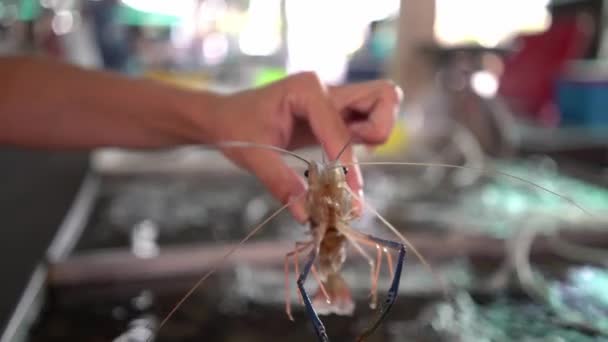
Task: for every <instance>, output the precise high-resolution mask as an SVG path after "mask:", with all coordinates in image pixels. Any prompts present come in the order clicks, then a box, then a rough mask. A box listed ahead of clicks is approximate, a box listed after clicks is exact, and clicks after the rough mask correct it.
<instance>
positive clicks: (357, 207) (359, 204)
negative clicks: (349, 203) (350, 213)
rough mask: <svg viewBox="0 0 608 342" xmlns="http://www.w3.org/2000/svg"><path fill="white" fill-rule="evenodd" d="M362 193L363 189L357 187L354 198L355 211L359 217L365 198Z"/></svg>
mask: <svg viewBox="0 0 608 342" xmlns="http://www.w3.org/2000/svg"><path fill="white" fill-rule="evenodd" d="M363 197H364V195H363V189H359V190H358V191H357V198H356V199H355V204H354V206H355V208H354V209H355V213H356V215H357V217H360V216H361V214H362V213H363V201H364V200H365V199H364V198H363Z"/></svg>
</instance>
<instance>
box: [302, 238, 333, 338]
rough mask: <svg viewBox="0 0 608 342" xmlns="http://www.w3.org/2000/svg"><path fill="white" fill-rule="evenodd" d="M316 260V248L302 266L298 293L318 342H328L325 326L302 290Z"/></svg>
mask: <svg viewBox="0 0 608 342" xmlns="http://www.w3.org/2000/svg"><path fill="white" fill-rule="evenodd" d="M316 258H317V248H313V249H312V250H311V251H310V256H309V259H308V262H306V265H305V266H304V269H303V270H302V273H301V274H300V277H299V278H298V289H299V290H300V293H301V294H302V299H303V300H304V305H305V306H306V313H307V314H308V317H309V318H310V320H311V321H312V325H313V327H314V329H315V333H316V334H317V337H318V338H319V342H329V337H328V336H327V332H326V331H325V326H324V325H323V322H321V320H320V319H319V315H317V312H316V311H315V309H314V308H313V306H312V302H311V301H310V297H309V296H308V294H307V293H306V290H305V289H304V282H305V281H306V278H307V277H308V274H309V273H310V269H311V268H312V265H313V263H314V262H315V259H316Z"/></svg>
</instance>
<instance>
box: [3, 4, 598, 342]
mask: <svg viewBox="0 0 608 342" xmlns="http://www.w3.org/2000/svg"><path fill="white" fill-rule="evenodd" d="M606 18H608V7H607V4H606V3H605V1H602V0H586V1H585V0H580V1H577V0H570V1H566V0H563V1H550V0H521V1H519V0H517V1H515V0H511V1H498V0H466V1H464V0H463V1H450V0H434V1H432V0H375V1H346V0H332V1H321V0H309V1H296V0H173V1H166V0H0V53H2V54H3V55H10V54H15V53H24V54H36V55H43V56H51V57H54V58H60V59H63V60H66V61H69V62H70V63H73V64H76V65H80V66H82V67H84V68H92V69H106V70H112V71H116V72H120V73H124V74H127V75H131V76H133V77H144V78H150V79H155V80H158V81H161V82H168V83H171V84H174V85H175V86H178V87H188V88H193V89H209V90H213V91H217V92H225V93H230V92H234V91H238V90H241V89H246V88H251V87H259V86H263V85H265V84H268V83H269V82H273V81H275V80H279V79H281V78H283V77H285V76H287V75H289V74H292V73H295V72H299V71H310V70H312V71H315V72H316V73H317V74H318V75H319V77H320V78H321V79H322V80H323V81H324V82H327V83H329V84H343V83H349V82H358V81H365V80H373V79H379V78H388V79H391V80H393V81H394V82H396V83H397V84H399V85H400V86H401V87H402V88H403V90H404V95H405V98H404V102H403V105H402V107H401V108H400V112H399V120H398V122H397V124H396V126H395V128H394V130H393V132H392V134H391V137H390V139H389V141H388V142H387V143H386V144H384V145H383V146H380V147H379V148H377V149H374V150H367V149H360V150H358V153H359V154H360V159H361V160H368V161H405V162H417V163H443V164H454V165H459V166H465V167H470V169H448V168H445V167H438V166H426V167H405V166H399V167H395V166H391V167H380V166H373V167H372V166H370V167H364V169H363V172H364V177H365V179H366V194H367V195H366V197H367V198H368V201H369V202H370V203H371V204H372V205H374V207H375V208H376V209H378V210H379V211H380V212H381V213H382V214H383V215H386V217H387V219H388V220H389V221H390V222H391V223H393V224H394V225H395V226H397V227H398V228H399V229H400V230H401V231H402V232H403V233H404V234H405V235H406V236H410V237H411V240H412V241H413V242H414V243H415V244H416V245H417V246H418V247H419V248H420V250H421V251H422V253H423V255H425V256H427V257H428V258H429V261H430V262H431V264H432V265H433V267H434V269H435V270H436V271H437V272H438V273H440V274H441V275H442V276H443V277H444V278H445V279H446V280H447V282H448V283H449V284H450V285H451V286H452V287H453V289H454V291H455V292H454V293H453V294H454V298H455V299H454V300H446V298H445V297H444V296H443V295H442V294H441V288H440V286H439V284H438V283H437V282H436V280H435V278H433V277H432V276H430V275H429V273H428V271H427V270H425V269H424V268H423V267H420V264H419V262H418V261H417V260H416V259H415V257H414V256H413V254H412V256H410V257H409V259H408V261H407V266H406V267H405V269H406V271H405V275H404V278H403V282H402V289H401V291H400V296H401V297H399V298H400V299H399V300H398V304H397V305H396V308H395V309H394V310H393V312H392V314H391V315H389V318H387V320H386V322H385V323H384V324H383V325H382V326H381V329H379V331H378V333H377V334H375V335H374V336H372V337H371V338H370V340H373V341H404V340H415V341H481V340H484V341H511V340H514V339H522V340H527V341H528V340H529V341H607V340H608V319H607V317H608V273H607V272H606V271H605V270H606V265H608V251H607V250H606V247H607V246H608V231H606V229H607V225H606V223H607V222H608V220H607V219H608V215H607V213H608V211H607V209H608V189H607V185H608V169H607V167H608V114H607V113H606V112H605V108H606V107H607V106H606V105H607V104H608V64H607V63H606V57H608V45H607V44H608V40H607V38H608V34H605V33H606V32H607V31H606ZM302 153H303V154H305V155H306V156H308V157H314V158H319V157H320V154H319V151H318V150H316V149H311V150H309V151H302ZM481 169H484V170H487V171H486V172H481V171H480V170H481ZM504 172H507V173H509V174H512V175H515V176H516V177H521V178H523V179H525V180H528V181H530V182H534V183H535V184H539V185H541V186H543V187H545V188H547V189H549V190H550V191H553V192H558V193H560V194H563V195H565V196H567V197H568V198H569V199H570V201H576V203H578V204H579V205H580V206H582V207H584V208H585V209H586V211H584V210H581V209H580V208H577V207H576V206H575V205H573V204H572V203H571V202H569V200H568V199H560V198H559V197H558V196H556V195H555V194H553V193H551V192H550V191H546V190H541V189H539V188H538V187H533V186H530V185H529V184H526V183H525V182H521V181H518V180H516V179H513V178H508V177H504V176H501V173H504ZM0 184H1V186H0V188H1V189H2V191H1V194H0V215H1V216H0V218H1V219H2V220H1V221H0V222H1V223H2V227H3V228H2V231H1V232H0V234H2V235H0V246H1V248H0V253H2V255H1V257H0V260H1V261H0V268H1V269H2V270H3V271H2V272H3V275H2V276H1V277H0V278H1V279H2V287H0V288H1V289H2V291H0V329H2V330H0V333H2V335H1V336H2V342H4V341H145V340H146V339H147V338H149V337H154V338H156V340H158V341H194V340H196V341H200V340H204V341H266V340H268V339H269V338H272V337H275V338H276V336H277V334H283V336H286V339H288V340H290V341H311V340H313V333H312V330H311V329H310V326H309V323H308V321H307V318H306V316H305V315H304V312H303V310H302V308H301V307H299V306H298V302H297V300H296V299H297V297H296V296H295V288H294V287H293V286H292V288H291V290H292V299H293V303H294V305H296V312H295V316H296V322H295V323H292V322H290V321H288V320H287V319H286V316H285V314H284V309H283V305H284V304H283V294H282V291H283V286H284V285H283V279H284V278H283V273H282V271H283V266H282V263H283V257H284V254H285V253H286V252H287V251H288V250H289V249H290V247H291V246H292V243H293V241H295V240H296V239H299V238H302V237H303V236H304V231H305V229H304V228H305V227H301V226H299V225H297V224H296V223H295V222H294V221H293V220H291V218H290V217H289V215H288V214H285V215H280V216H279V217H277V219H276V220H274V221H273V222H272V223H270V224H269V226H268V228H267V229H265V230H264V231H263V232H262V233H260V234H259V235H257V236H256V237H255V238H254V239H253V240H252V242H251V243H248V244H246V245H245V246H244V247H243V248H242V249H241V252H240V253H239V254H237V255H235V257H234V258H233V261H232V262H230V263H229V264H227V265H226V267H223V268H222V269H221V271H220V272H218V274H217V275H215V276H213V277H212V278H210V279H209V281H208V282H207V283H205V285H204V289H200V290H198V291H197V292H196V293H195V295H194V296H193V297H191V298H190V299H189V300H188V301H187V302H186V303H185V304H184V306H183V307H182V308H180V310H179V311H178V312H177V313H176V315H175V317H174V318H172V319H171V320H170V321H169V322H168V323H167V325H165V326H164V327H163V329H160V330H159V329H158V323H159V322H160V321H161V320H162V318H163V317H164V315H166V314H167V313H168V312H169V311H170V309H171V306H172V305H174V304H175V303H176V302H177V301H178V300H179V298H180V296H181V295H183V294H185V293H186V291H187V290H188V288H189V286H192V285H193V284H194V283H195V282H196V279H197V277H198V276H200V275H201V274H203V273H204V272H205V271H206V270H208V269H210V268H211V267H213V265H215V263H216V262H217V260H219V258H220V257H221V255H223V253H225V252H226V251H227V250H228V248H229V247H230V246H232V244H234V243H235V242H236V241H238V240H239V239H240V238H241V237H243V236H244V235H245V234H246V232H247V231H248V229H250V227H252V226H253V225H255V224H256V223H258V222H261V221H262V220H263V218H264V217H265V216H266V215H268V214H270V213H271V212H272V210H273V209H276V208H278V205H277V203H276V202H275V201H274V200H273V199H272V198H271V197H270V196H269V195H268V194H267V193H266V192H265V190H264V189H263V188H262V187H261V185H260V184H258V182H257V181H256V180H255V179H254V178H253V177H252V176H251V175H248V174H246V173H244V172H242V171H240V170H239V169H237V168H235V167H233V166H232V165H230V164H229V163H227V162H226V161H225V160H223V158H221V156H220V155H218V154H217V153H215V152H213V151H186V152H184V151H177V152H175V151H174V152H167V153H162V154H161V153H154V154H153V153H138V154H136V153H133V152H126V151H121V150H117V149H102V150H97V151H92V152H87V153H73V152H70V153H67V152H41V151H29V150H20V149H14V148H6V147H2V148H0ZM356 227H357V228H359V229H361V230H364V231H367V232H370V233H373V234H376V235H379V236H383V237H385V238H391V239H395V237H394V236H391V235H390V233H388V232H387V231H386V230H383V227H382V223H381V221H379V220H378V219H377V217H374V215H373V214H372V213H367V214H365V215H364V216H363V217H362V219H361V220H360V221H358V222H357V223H356ZM277 246H280V247H281V248H278V247H277ZM383 272H384V271H383ZM345 274H346V277H347V279H348V281H349V284H351V286H352V287H353V292H354V294H355V295H356V298H357V305H358V306H357V310H356V312H355V316H353V317H333V316H330V317H327V318H326V319H325V321H326V323H327V328H328V331H329V333H330V336H331V337H332V338H333V339H334V340H337V341H345V340H351V339H354V337H355V336H356V333H357V332H358V331H361V330H362V329H363V328H364V327H366V326H367V324H369V322H370V321H371V319H372V318H373V317H374V316H373V314H374V312H373V311H372V310H370V309H369V308H368V306H367V302H366V301H367V294H368V291H369V269H368V265H366V264H365V262H364V261H363V260H362V259H360V258H358V257H357V255H356V254H353V255H352V256H350V257H349V262H348V267H347V270H345ZM292 283H293V282H292ZM389 283H390V279H389V278H388V273H387V274H383V275H382V281H381V282H380V289H381V292H380V293H381V294H383V293H385V291H386V290H387V289H388V286H389ZM292 285H293V284H292ZM313 287H314V282H313V283H311V284H310V288H311V289H312V288H313ZM322 318H325V317H322ZM264 322H266V323H264ZM269 322H272V324H273V329H271V330H272V331H269V329H266V328H261V327H262V326H263V325H264V324H269ZM530 322H534V324H530ZM269 333H272V334H270V335H269Z"/></svg>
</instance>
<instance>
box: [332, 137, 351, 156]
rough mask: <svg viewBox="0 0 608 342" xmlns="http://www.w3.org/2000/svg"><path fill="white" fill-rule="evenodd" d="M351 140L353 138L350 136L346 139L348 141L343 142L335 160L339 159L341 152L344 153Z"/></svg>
mask: <svg viewBox="0 0 608 342" xmlns="http://www.w3.org/2000/svg"><path fill="white" fill-rule="evenodd" d="M352 142H353V138H352V137H350V138H349V139H348V141H347V142H346V144H344V147H342V149H341V150H340V152H339V153H338V156H337V157H336V161H338V160H340V157H342V154H344V152H345V151H346V149H347V148H348V146H350V144H351V143H352Z"/></svg>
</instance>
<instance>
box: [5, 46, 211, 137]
mask: <svg viewBox="0 0 608 342" xmlns="http://www.w3.org/2000/svg"><path fill="white" fill-rule="evenodd" d="M0 75H2V84H3V85H2V88H3V89H2V90H1V91H0V143H2V144H10V145H19V146H27V147H36V148H68V149H69V148H93V147H101V146H120V147H131V148H146V147H163V146H171V145H178V144H190V143H200V142H206V141H207V139H209V137H208V135H209V133H210V132H211V127H212V126H213V124H212V121H213V115H214V113H213V111H214V107H215V103H216V102H217V99H218V96H216V95H213V94H210V93H205V92H194V91H186V90H182V89H176V88H174V87H171V86H168V85H164V84H160V83H158V82H154V81H149V80H143V79H130V78H127V77H125V76H122V75H118V74H113V73H108V72H100V71H90V70H82V69H79V68H77V67H74V66H70V65H66V64H61V63H59V62H55V61H47V60H41V59H34V58H29V57H14V58H12V57H11V58H9V57H6V58H0ZM196 116H198V117H196ZM202 116H206V118H202ZM205 123H206V124H205Z"/></svg>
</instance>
